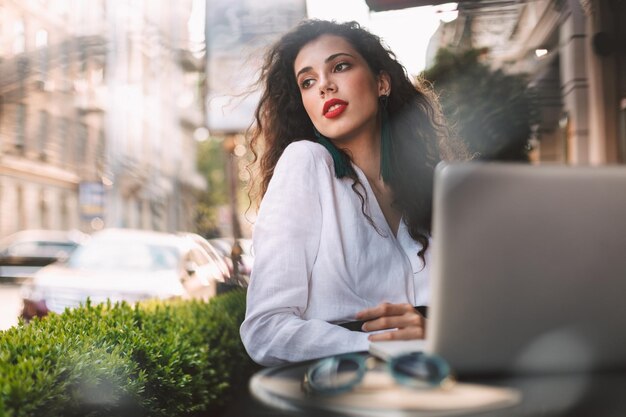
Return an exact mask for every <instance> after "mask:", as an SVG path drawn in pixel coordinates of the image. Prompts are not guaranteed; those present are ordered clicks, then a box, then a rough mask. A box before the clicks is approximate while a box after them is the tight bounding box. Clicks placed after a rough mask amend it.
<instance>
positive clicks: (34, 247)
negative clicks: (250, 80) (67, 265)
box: [7, 241, 76, 258]
mask: <svg viewBox="0 0 626 417" xmlns="http://www.w3.org/2000/svg"><path fill="white" fill-rule="evenodd" d="M75 248H76V244H75V243H72V242H49V241H31V242H16V243H14V244H13V245H11V246H10V247H9V248H8V251H7V253H8V255H9V256H32V257H42V258H60V257H65V256H68V255H69V254H70V253H71V252H72V251H73V250H74V249H75Z"/></svg>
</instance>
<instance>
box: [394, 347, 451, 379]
mask: <svg viewBox="0 0 626 417" xmlns="http://www.w3.org/2000/svg"><path fill="white" fill-rule="evenodd" d="M390 367H391V372H392V374H393V376H394V377H395V378H396V380H398V382H400V383H402V384H404V385H410V386H430V387H436V386H440V385H441V384H442V383H443V382H444V381H445V380H446V379H447V378H448V377H449V376H450V367H449V366H448V363H447V362H446V361H445V360H444V359H443V358H442V357H440V356H437V355H427V354H424V353H422V352H413V353H408V354H406V355H401V356H398V357H396V358H394V359H393V360H392V361H391V362H390Z"/></svg>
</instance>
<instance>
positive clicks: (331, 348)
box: [240, 143, 368, 366]
mask: <svg viewBox="0 0 626 417" xmlns="http://www.w3.org/2000/svg"><path fill="white" fill-rule="evenodd" d="M323 170H325V171H328V174H326V173H325V172H324V171H323ZM330 175H332V173H331V172H330V170H328V167H326V166H325V163H324V161H321V160H318V158H316V157H315V155H314V154H313V153H312V151H311V149H310V148H309V147H307V146H305V144H301V143H294V144H291V145H290V146H288V147H287V149H285V151H284V153H283V155H282V156H281V158H280V160H279V162H278V164H277V165H276V167H275V169H274V175H273V176H272V180H271V182H270V184H269V187H268V190H267V192H266V193H265V196H264V198H263V201H262V203H261V207H260V210H259V214H258V217H257V220H256V224H255V230H254V241H253V242H254V252H255V259H254V268H253V271H252V276H251V278H250V286H249V287H248V295H247V308H246V319H245V320H244V322H243V324H242V325H241V329H240V333H241V338H242V341H243V344H244V346H245V347H246V350H247V351H248V354H249V355H250V357H251V358H252V359H253V360H254V361H256V362H257V363H259V364H261V365H265V366H273V365H278V364H282V363H285V362H298V361H303V360H308V359H314V358H319V357H323V356H328V355H330V354H338V353H344V352H350V351H355V350H366V349H367V346H368V342H367V335H366V334H365V333H359V332H352V331H349V330H347V329H344V328H342V327H340V326H337V325H333V324H330V323H327V322H326V321H323V320H316V319H310V320H304V319H302V314H303V312H304V311H305V310H306V308H307V302H308V297H309V280H310V279H311V271H312V269H313V264H314V262H315V258H316V256H317V252H318V248H319V245H320V233H321V228H322V210H321V202H320V198H319V187H320V181H324V179H325V178H326V177H328V178H329V181H330V180H331V177H330Z"/></svg>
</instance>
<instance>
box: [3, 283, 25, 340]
mask: <svg viewBox="0 0 626 417" xmlns="http://www.w3.org/2000/svg"><path fill="white" fill-rule="evenodd" d="M21 308H22V297H21V295H20V287H19V285H16V284H4V283H3V284H0V330H6V329H8V328H10V327H12V326H15V325H16V324H17V317H18V315H19V314H20V309H21Z"/></svg>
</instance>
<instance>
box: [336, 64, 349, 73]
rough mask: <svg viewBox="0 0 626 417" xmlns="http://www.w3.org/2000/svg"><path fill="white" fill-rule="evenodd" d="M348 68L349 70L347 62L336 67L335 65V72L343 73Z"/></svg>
mask: <svg viewBox="0 0 626 417" xmlns="http://www.w3.org/2000/svg"><path fill="white" fill-rule="evenodd" d="M348 68H350V64H348V63H347V62H340V63H338V64H337V65H335V72H341V71H345V70H347V69H348Z"/></svg>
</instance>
